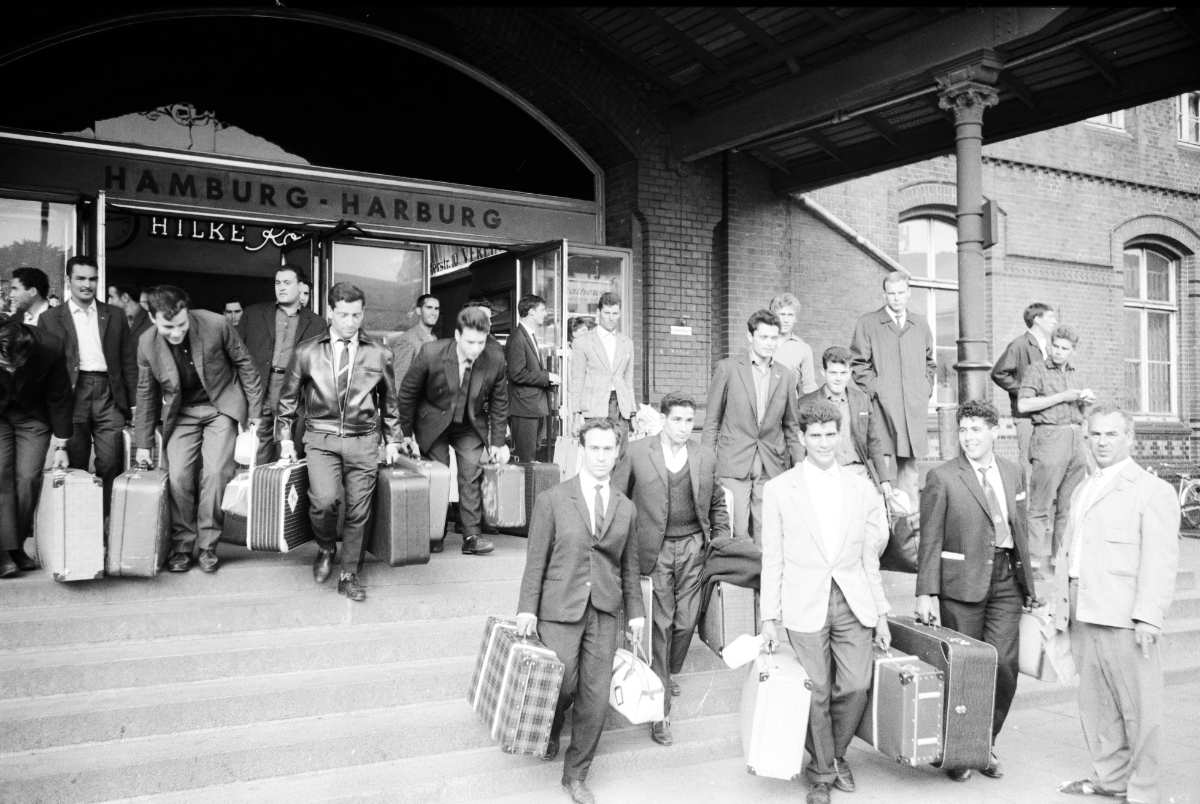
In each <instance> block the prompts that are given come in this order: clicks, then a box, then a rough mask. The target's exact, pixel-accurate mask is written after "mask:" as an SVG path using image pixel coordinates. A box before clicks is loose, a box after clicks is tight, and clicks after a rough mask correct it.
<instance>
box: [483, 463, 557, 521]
mask: <svg viewBox="0 0 1200 804" xmlns="http://www.w3.org/2000/svg"><path fill="white" fill-rule="evenodd" d="M561 477H562V472H561V470H560V469H559V468H558V465H557V464H553V463H510V464H505V465H503V466H500V465H496V464H487V465H485V466H484V467H483V483H482V489H481V493H482V496H483V524H484V525H486V526H488V527H489V528H492V529H493V530H498V531H500V532H501V533H512V534H515V535H517V536H525V535H528V533H529V516H530V515H531V514H532V513H533V503H534V501H535V500H536V499H537V496H538V495H539V494H541V493H542V492H543V491H545V490H546V489H548V488H551V487H552V486H556V485H558V484H559V483H560V482H562V480H561Z"/></svg>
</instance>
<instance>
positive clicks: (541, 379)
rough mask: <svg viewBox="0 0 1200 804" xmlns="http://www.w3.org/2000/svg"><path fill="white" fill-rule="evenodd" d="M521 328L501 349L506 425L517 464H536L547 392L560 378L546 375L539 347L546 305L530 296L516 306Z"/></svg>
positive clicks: (549, 373)
mask: <svg viewBox="0 0 1200 804" xmlns="http://www.w3.org/2000/svg"><path fill="white" fill-rule="evenodd" d="M517 313H518V314H519V315H520V316H521V322H520V324H519V325H518V326H517V327H516V328H515V329H514V330H513V333H512V335H510V336H509V338H508V343H507V344H505V346H504V358H505V361H506V362H507V363H508V414H509V415H508V424H509V427H510V428H511V429H512V435H513V450H514V452H516V454H517V460H518V461H525V462H529V461H536V460H537V444H538V436H539V435H540V434H541V433H540V431H541V430H543V429H544V428H543V427H542V423H543V422H544V421H545V420H546V417H547V416H549V415H550V413H551V411H550V391H551V389H552V388H556V387H558V381H559V377H558V375H557V374H555V373H554V372H553V371H547V370H546V367H545V365H544V364H543V361H542V352H541V349H540V348H539V344H538V336H537V333H538V330H539V329H541V328H542V327H543V326H544V325H545V323H546V301H545V299H543V298H542V297H541V296H534V295H529V296H525V297H523V298H522V299H521V301H520V302H518V303H517Z"/></svg>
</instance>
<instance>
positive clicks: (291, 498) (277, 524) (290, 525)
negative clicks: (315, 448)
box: [221, 461, 313, 553]
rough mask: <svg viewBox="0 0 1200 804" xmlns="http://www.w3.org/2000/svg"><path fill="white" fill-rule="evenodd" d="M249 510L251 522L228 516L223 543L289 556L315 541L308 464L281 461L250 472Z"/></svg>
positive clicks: (222, 535) (226, 517)
mask: <svg viewBox="0 0 1200 804" xmlns="http://www.w3.org/2000/svg"><path fill="white" fill-rule="evenodd" d="M248 511H249V516H248V519H243V518H242V517H240V516H234V515H232V514H226V515H225V526H224V528H223V530H222V533H221V540H222V541H227V542H232V543H234V544H241V545H245V546H246V547H248V548H250V549H251V550H261V551H265V552H274V553H286V552H288V551H289V550H294V549H295V548H297V547H299V546H300V545H302V544H304V543H305V542H309V541H312V539H313V533H312V523H311V522H310V521H309V518H308V465H307V464H306V463H305V462H304V461H296V462H285V461H279V462H278V463H268V464H263V465H262V466H255V467H254V468H253V469H251V470H250V502H249V507H248Z"/></svg>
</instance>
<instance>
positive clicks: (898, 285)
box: [850, 271, 937, 500]
mask: <svg viewBox="0 0 1200 804" xmlns="http://www.w3.org/2000/svg"><path fill="white" fill-rule="evenodd" d="M883 293H884V297H885V298H886V300H887V303H886V304H885V305H884V306H883V307H880V308H879V309H878V310H874V311H872V312H869V313H867V314H866V315H864V316H862V317H860V318H859V319H858V323H856V324H855V325H854V336H853V338H852V339H851V340H850V351H851V353H852V354H853V355H854V365H853V366H851V369H852V370H853V371H854V381H855V382H856V383H858V386H859V387H860V388H862V389H863V390H864V391H866V392H867V393H868V394H869V395H871V396H872V397H873V398H874V399H875V401H876V402H877V403H878V405H879V409H880V411H881V412H882V414H883V421H884V423H885V425H886V427H885V430H886V432H887V434H888V436H889V438H888V441H889V442H890V443H889V444H887V445H886V447H887V450H886V451H887V452H888V454H889V455H892V456H893V457H894V458H895V460H896V486H897V487H898V488H899V489H900V490H901V491H903V492H904V493H905V494H907V495H908V498H909V499H910V500H916V499H917V460H918V459H919V458H923V457H924V456H925V453H926V452H928V451H929V438H928V435H927V434H926V421H927V420H928V418H929V398H930V396H931V395H932V393H933V384H934V380H935V379H936V377H937V362H936V361H935V360H934V359H933V333H932V332H931V331H930V329H929V322H928V321H926V320H925V317H924V316H922V315H919V314H917V313H914V312H912V311H911V310H908V309H906V308H907V305H908V300H909V298H910V296H911V295H912V293H911V291H910V290H909V288H908V275H907V274H905V273H903V272H901V271H893V272H892V273H890V274H888V275H887V276H886V277H884V280H883Z"/></svg>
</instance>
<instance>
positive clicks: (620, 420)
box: [584, 391, 629, 460]
mask: <svg viewBox="0 0 1200 804" xmlns="http://www.w3.org/2000/svg"><path fill="white" fill-rule="evenodd" d="M597 418H599V417H598V416H591V417H588V418H585V419H584V421H589V422H590V421H595V420H596V419H597ZM607 418H608V420H609V421H611V422H612V423H613V426H614V427H616V428H617V459H618V460H619V459H620V458H621V457H622V456H623V455H624V454H625V446H626V445H627V444H628V443H629V419H626V418H625V417H624V416H622V415H621V406H620V405H618V404H617V392H616V391H609V392H608V417H607Z"/></svg>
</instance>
